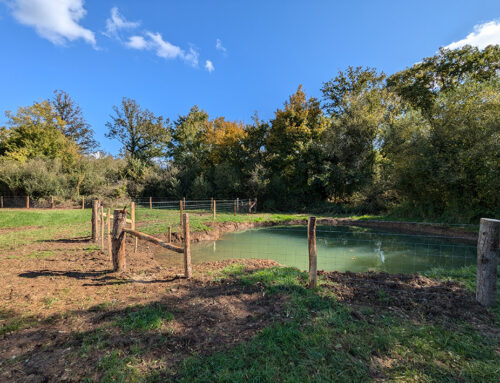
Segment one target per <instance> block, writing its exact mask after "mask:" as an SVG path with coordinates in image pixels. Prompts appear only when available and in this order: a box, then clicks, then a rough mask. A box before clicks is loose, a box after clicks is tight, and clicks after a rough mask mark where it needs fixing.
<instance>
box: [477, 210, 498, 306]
mask: <svg viewBox="0 0 500 383" xmlns="http://www.w3.org/2000/svg"><path fill="white" fill-rule="evenodd" d="M499 257H500V220H498V219H488V218H481V221H480V226H479V238H478V240H477V278H476V299H477V301H478V302H479V303H480V304H481V305H483V306H489V307H491V306H495V304H496V291H497V265H498V258H499Z"/></svg>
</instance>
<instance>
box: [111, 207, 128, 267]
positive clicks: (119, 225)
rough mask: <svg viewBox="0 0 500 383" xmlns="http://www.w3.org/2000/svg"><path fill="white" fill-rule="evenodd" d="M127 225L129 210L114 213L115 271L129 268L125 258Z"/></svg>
mask: <svg viewBox="0 0 500 383" xmlns="http://www.w3.org/2000/svg"><path fill="white" fill-rule="evenodd" d="M126 225H127V210H125V209H124V210H115V211H114V212H113V238H112V255H113V270H114V271H124V270H125V269H126V267H127V263H126V257H125V240H126V236H127V234H126V233H124V232H123V229H124V228H125V226H126Z"/></svg>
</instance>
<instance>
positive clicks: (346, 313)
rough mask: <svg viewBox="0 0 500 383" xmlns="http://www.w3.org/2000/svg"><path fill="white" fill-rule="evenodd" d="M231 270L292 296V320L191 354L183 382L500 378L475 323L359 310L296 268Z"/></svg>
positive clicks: (491, 347)
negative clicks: (311, 283) (222, 347)
mask: <svg viewBox="0 0 500 383" xmlns="http://www.w3.org/2000/svg"><path fill="white" fill-rule="evenodd" d="M224 274H225V275H227V276H232V277H236V278H238V279H239V280H240V282H241V283H242V284H255V283H261V284H264V285H265V286H266V289H267V293H268V294H276V293H284V294H287V295H289V296H290V300H289V303H288V307H287V312H288V313H289V315H288V318H289V320H288V321H286V322H284V323H277V324H275V325H273V326H270V327H267V328H266V329H264V330H263V331H262V332H261V333H260V334H258V335H257V336H255V337H254V338H253V339H252V340H251V341H250V342H248V343H246V344H240V345H238V346H236V347H235V348H233V349H230V350H226V351H223V352H218V353H216V354H212V355H208V356H207V355H197V356H194V357H191V358H189V359H187V360H186V361H185V362H184V363H183V365H182V369H181V371H180V372H179V374H178V376H177V377H176V378H177V379H178V380H179V381H181V382H207V381H212V382H248V381H252V382H273V381H275V382H364V381H366V382H368V381H372V379H373V378H375V377H379V378H380V377H383V378H385V379H387V380H391V381H400V382H422V381H425V382H444V381H446V382H485V381H491V382H493V381H498V380H499V379H500V368H499V367H498V366H499V365H500V364H499V363H500V358H499V355H498V354H497V353H496V346H497V345H496V344H495V342H493V341H492V340H488V339H486V338H485V337H484V336H482V335H481V334H480V333H479V332H478V331H477V330H475V329H473V328H472V327H471V326H469V325H468V324H467V323H453V324H450V325H447V326H442V325H439V324H432V323H425V322H422V323H416V322H415V321H412V320H409V319H401V318H398V317H395V316H394V315H393V314H391V313H389V312H383V313H375V312H374V311H373V310H371V309H370V308H365V309H363V310H361V311H362V312H363V315H364V316H365V317H367V318H366V319H367V320H358V319H356V317H355V316H353V315H352V309H351V308H349V307H347V306H345V305H343V304H340V303H338V302H336V300H335V298H334V297H333V296H331V295H329V294H328V291H327V290H325V289H323V288H322V287H321V286H320V287H319V288H318V289H317V290H316V291H314V290H309V289H306V288H305V281H306V278H307V276H306V274H305V273H302V272H300V271H298V270H296V269H293V268H271V269H267V270H261V271H257V272H254V273H246V272H245V271H244V270H243V269H242V268H241V267H238V266H232V267H231V268H230V269H226V270H225V271H224Z"/></svg>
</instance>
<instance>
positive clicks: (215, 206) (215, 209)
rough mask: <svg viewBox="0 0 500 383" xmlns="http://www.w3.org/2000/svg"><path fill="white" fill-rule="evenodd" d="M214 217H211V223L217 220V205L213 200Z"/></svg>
mask: <svg viewBox="0 0 500 383" xmlns="http://www.w3.org/2000/svg"><path fill="white" fill-rule="evenodd" d="M213 213H214V216H213V221H214V222H215V219H216V218H217V203H216V202H215V200H214V211H213Z"/></svg>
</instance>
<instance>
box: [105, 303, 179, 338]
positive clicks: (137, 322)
mask: <svg viewBox="0 0 500 383" xmlns="http://www.w3.org/2000/svg"><path fill="white" fill-rule="evenodd" d="M134 309H135V308H134ZM173 319H174V315H173V314H172V313H170V312H169V311H167V310H166V309H165V307H163V306H162V305H160V304H152V305H148V306H142V307H140V309H139V310H136V311H132V312H129V313H128V314H126V315H125V317H124V318H120V319H118V320H117V321H116V322H115V324H116V325H117V326H118V327H120V328H121V329H122V330H123V331H127V332H128V331H151V330H160V329H161V328H162V327H163V325H164V324H165V323H167V322H169V321H171V320H173Z"/></svg>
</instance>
